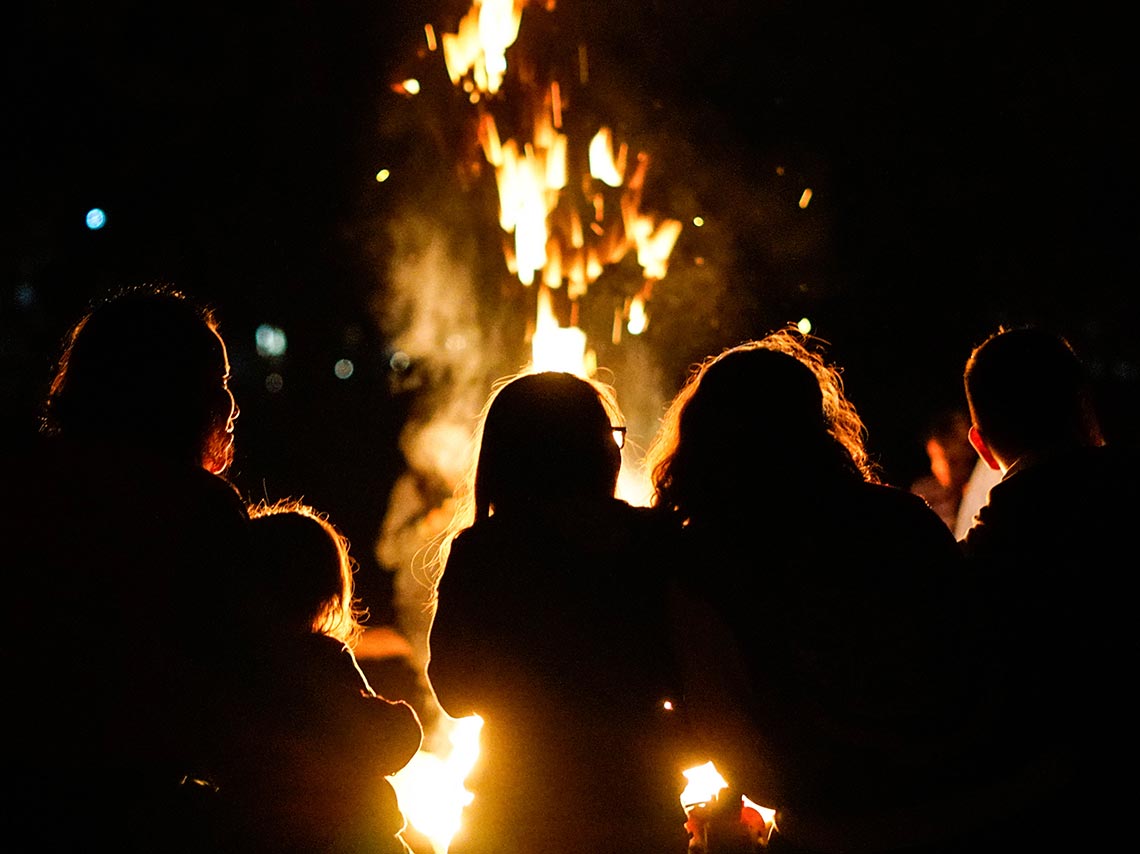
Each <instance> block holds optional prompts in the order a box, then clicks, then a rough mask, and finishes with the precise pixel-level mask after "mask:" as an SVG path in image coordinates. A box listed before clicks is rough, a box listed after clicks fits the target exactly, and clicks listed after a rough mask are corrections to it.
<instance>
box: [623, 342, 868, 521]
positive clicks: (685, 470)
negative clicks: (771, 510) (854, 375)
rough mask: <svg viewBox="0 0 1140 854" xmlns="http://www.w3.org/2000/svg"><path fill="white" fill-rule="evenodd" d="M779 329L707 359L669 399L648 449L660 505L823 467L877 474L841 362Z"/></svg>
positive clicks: (776, 485) (718, 499)
mask: <svg viewBox="0 0 1140 854" xmlns="http://www.w3.org/2000/svg"><path fill="white" fill-rule="evenodd" d="M804 340H805V339H804V338H803V337H802V336H801V335H799V334H798V333H796V332H794V331H792V330H781V331H778V332H774V333H771V334H770V335H768V336H766V337H764V338H762V339H759V340H756V341H749V342H746V343H744V344H740V345H738V346H736V347H733V348H731V349H728V350H725V351H724V352H722V353H720V354H719V355H717V356H714V357H711V358H709V359H706V360H705V361H704V362H703V363H701V364H700V365H698V366H697V367H696V368H695V369H694V370H693V372H692V373H691V374H690V376H689V378H688V380H687V381H686V383H685V385H684V386H683V387H682V389H681V391H680V392H679V393H678V394H677V396H676V397H675V398H674V399H673V401H672V403H671V404H670V406H669V408H668V410H667V412H666V414H665V418H664V419H663V421H662V425H661V428H660V429H659V431H658V433H657V436H656V437H655V439H654V441H653V443H652V445H651V447H650V449H649V452H648V454H647V457H646V462H647V465H648V466H649V470H650V472H651V474H652V478H653V483H654V490H655V497H654V501H655V503H656V504H657V505H658V506H663V507H668V508H671V509H675V510H678V511H680V512H681V513H682V515H683V516H685V517H686V518H689V517H690V516H691V515H692V514H693V513H701V512H704V511H712V510H714V508H717V507H725V506H733V505H735V504H738V503H739V502H741V501H742V500H744V499H747V498H748V497H749V496H750V495H751V496H755V495H758V494H759V493H761V492H762V491H766V490H782V489H785V488H788V487H792V486H794V485H795V484H796V482H797V481H799V480H803V481H808V482H810V481H811V480H812V479H813V478H817V477H819V476H821V475H824V476H828V475H836V474H838V475H842V476H857V477H860V478H863V479H866V480H875V479H876V478H875V474H874V470H873V467H872V465H871V464H870V462H869V461H868V457H867V453H866V450H865V447H864V444H863V424H862V421H861V420H860V419H859V416H858V414H857V413H856V411H855V408H854V407H853V406H852V405H851V403H850V402H849V401H848V400H847V398H846V396H845V395H844V393H843V384H842V381H841V379H840V375H839V371H838V370H837V369H835V368H834V367H832V366H830V365H828V364H827V363H825V362H824V360H823V358H822V357H821V356H820V355H819V353H817V352H813V351H811V350H809V349H808V348H807V347H806V346H805V344H804Z"/></svg>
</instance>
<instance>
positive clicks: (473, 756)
mask: <svg viewBox="0 0 1140 854" xmlns="http://www.w3.org/2000/svg"><path fill="white" fill-rule="evenodd" d="M442 726H444V727H445V728H446V729H447V738H448V741H449V743H450V745H451V748H450V751H449V752H448V753H447V754H446V755H445V756H440V755H438V754H435V753H431V752H428V751H426V750H421V751H420V752H419V753H417V754H416V755H415V756H414V757H413V758H412V761H411V762H409V763H408V764H407V765H406V766H404V767H403V768H402V769H400V771H399V772H398V773H396V774H395V775H394V776H392V777H390V778H389V779H390V780H391V782H392V786H393V787H394V788H395V789H396V796H397V798H399V801H400V809H401V811H402V812H403V813H404V817H405V818H407V820H408V824H410V825H411V826H412V827H413V828H414V829H415V830H416V832H417V833H419V834H420V835H421V836H423V837H424V838H425V839H427V840H428V841H429V842H430V843H431V846H432V851H434V852H435V854H446V852H447V849H448V846H449V845H450V844H451V840H452V838H453V837H454V836H455V834H456V833H457V832H458V831H459V827H460V820H461V817H462V813H463V808H464V807H466V806H467V805H468V804H469V803H471V801H472V799H473V797H474V796H473V795H472V794H471V792H470V791H468V790H467V789H466V788H465V787H464V781H465V780H466V779H467V775H468V774H469V773H471V769H472V768H473V767H474V766H475V762H476V760H477V759H478V758H479V732H480V730H482V728H483V719H482V718H480V717H479V716H478V715H472V716H470V717H466V718H445V721H444V722H443V723H442Z"/></svg>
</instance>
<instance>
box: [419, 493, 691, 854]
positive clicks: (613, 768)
mask: <svg viewBox="0 0 1140 854" xmlns="http://www.w3.org/2000/svg"><path fill="white" fill-rule="evenodd" d="M669 542H670V541H669V539H668V529H666V528H664V527H661V526H660V521H659V518H658V517H657V516H656V514H654V513H652V512H651V511H649V510H647V509H645V508H635V507H631V506H629V505H628V504H626V503H624V502H621V501H618V500H609V501H605V502H602V503H598V504H586V505H578V506H562V507H546V506H532V507H529V508H526V510H524V511H522V512H515V513H507V512H502V513H496V514H495V515H493V516H492V517H490V518H489V519H488V520H485V521H482V522H479V523H477V524H476V525H474V526H473V527H471V528H469V529H467V530H466V531H464V532H462V533H461V534H460V535H459V536H458V538H457V539H456V540H455V542H454V544H453V548H452V550H451V553H450V557H449V559H448V561H447V566H446V568H445V571H444V573H443V577H442V580H441V582H440V584H439V589H438V594H439V595H438V606H437V609H436V613H435V616H434V620H433V622H432V626H431V634H430V644H429V645H430V661H429V664H428V675H429V677H430V679H431V683H432V686H433V688H434V690H435V692H436V695H437V697H438V699H439V701H440V703H441V705H442V707H443V709H444V710H445V711H446V712H447V713H448V714H450V715H452V716H454V717H460V716H465V715H468V714H471V713H476V714H478V715H479V716H480V717H482V718H483V720H484V726H483V730H482V736H481V753H480V761H479V765H478V766H477V767H476V769H475V773H474V775H473V777H472V778H471V779H470V780H469V781H468V788H470V789H471V791H472V792H473V793H474V801H473V803H472V805H471V806H470V807H469V808H468V809H467V810H466V811H465V813H464V820H463V829H462V830H461V831H460V834H459V836H458V837H457V838H456V839H455V840H454V842H453V845H452V848H451V850H452V851H453V852H458V854H469V852H486V851H496V852H508V851H509V852H518V854H530V852H540V851H541V852H548V854H554V853H555V852H557V853H558V854H571V852H581V851H615V852H616V851H622V852H638V851H646V852H654V851H659V852H666V851H684V850H685V845H686V834H685V831H684V821H685V816H684V812H683V810H682V809H681V805H680V800H679V796H680V793H681V790H682V788H683V787H684V782H685V781H684V778H683V777H682V776H681V773H680V772H681V771H682V770H683V769H684V768H685V767H686V766H685V765H684V757H683V756H682V755H680V754H679V753H678V752H677V745H676V743H675V742H674V741H673V733H674V730H673V726H674V723H675V722H673V721H671V719H670V714H669V712H667V711H666V710H665V709H664V708H663V705H662V703H663V701H664V700H665V699H667V698H669V697H674V696H675V694H673V689H674V687H675V686H674V685H673V677H672V668H671V665H670V653H669V643H668V638H667V636H666V634H665V625H664V599H663V596H664V591H665V575H664V563H663V561H662V560H661V558H660V556H661V555H662V554H663V552H665V553H667V551H668V549H669Z"/></svg>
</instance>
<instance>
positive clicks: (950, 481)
mask: <svg viewBox="0 0 1140 854" xmlns="http://www.w3.org/2000/svg"><path fill="white" fill-rule="evenodd" d="M922 440H923V443H922V444H923V450H925V451H926V456H927V459H928V460H929V462H930V471H929V473H928V474H925V475H923V476H922V477H919V478H917V479H916V480H915V481H914V482H913V483H911V485H910V491H911V492H913V493H915V494H916V495H921V496H922V497H923V498H925V499H926V503H927V504H929V505H930V506H931V508H932V509H933V510H934V512H935V513H937V514H938V516H939V518H941V519H942V521H943V522H944V523H945V524H946V527H947V528H949V529H950V530H951V531H953V530H954V527H955V525H957V523H958V509H959V507H960V506H961V504H962V497H963V495H964V493H965V489H966V483H967V482H968V481H969V480H970V475H971V474H972V473H973V471H974V465H975V463H977V462H978V455H977V454H976V453H974V448H973V446H972V445H971V444H970V416H969V414H968V413H967V412H966V411H965V410H964V409H947V410H942V411H940V412H938V413H936V414H935V416H934V417H933V418H932V419H931V420H930V423H929V424H928V425H927V426H926V429H925V430H924V431H923V434H922Z"/></svg>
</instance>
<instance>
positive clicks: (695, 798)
mask: <svg viewBox="0 0 1140 854" xmlns="http://www.w3.org/2000/svg"><path fill="white" fill-rule="evenodd" d="M681 773H682V774H684V775H685V779H686V780H688V781H689V782H688V784H687V785H686V786H685V790H684V791H683V792H681V806H683V807H691V806H696V805H697V804H707V803H708V802H709V801H712V800H715V799H716V796H717V793H718V792H720V790H721V789H723V788H725V787H726V786H728V783H727V782H726V781H725V779H724V777H722V776H720V772H719V771H717V770H716V766H715V765H713V763H712V762H711V761H709V762H706V763H705V764H704V765H698V766H697V767H695V768H690V769H689V770H688V771H682V772H681Z"/></svg>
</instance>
